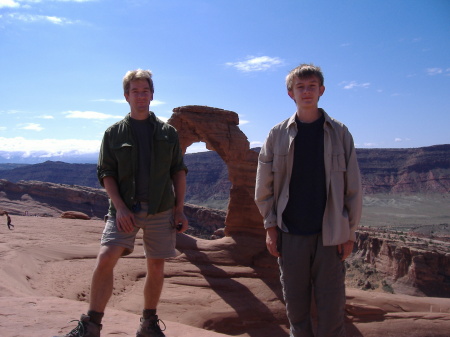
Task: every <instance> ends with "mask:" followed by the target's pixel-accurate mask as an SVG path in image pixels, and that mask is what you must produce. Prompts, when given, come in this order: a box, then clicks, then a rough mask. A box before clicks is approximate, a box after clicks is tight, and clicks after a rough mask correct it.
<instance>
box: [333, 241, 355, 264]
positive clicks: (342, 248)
mask: <svg viewBox="0 0 450 337" xmlns="http://www.w3.org/2000/svg"><path fill="white" fill-rule="evenodd" d="M353 244H354V242H353V241H351V240H348V241H347V242H346V243H342V244H340V245H338V246H337V247H338V253H339V255H341V256H342V261H344V260H345V259H346V258H347V257H348V256H349V255H350V254H351V253H352V251H353Z"/></svg>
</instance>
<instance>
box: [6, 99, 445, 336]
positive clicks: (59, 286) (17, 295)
mask: <svg viewBox="0 0 450 337" xmlns="http://www.w3.org/2000/svg"><path fill="white" fill-rule="evenodd" d="M169 122H170V123H172V124H173V125H174V126H176V127H177V129H178V130H179V132H180V142H181V144H182V147H183V149H184V150H186V148H187V147H188V146H190V145H191V144H192V143H193V142H198V141H202V142H205V143H206V144H207V147H208V149H210V150H212V151H211V152H209V153H208V154H202V155H199V156H198V157H197V158H194V157H192V158H191V159H189V160H190V161H191V164H190V167H197V170H198V172H197V173H196V171H195V170H193V171H192V172H190V174H191V178H190V179H192V180H191V184H190V185H191V188H192V190H191V191H190V193H191V195H192V198H191V199H189V201H192V200H196V201H198V202H196V205H193V204H190V203H187V204H186V205H185V211H186V214H187V216H188V218H189V221H190V225H191V229H190V231H189V232H188V234H178V236H177V251H178V255H177V256H176V257H174V258H171V259H168V261H167V265H166V272H165V274H166V283H165V288H164V291H163V294H162V298H161V303H160V306H159V309H158V313H159V315H160V318H161V319H162V320H163V321H164V323H165V324H166V326H167V330H166V335H167V336H168V337H177V336H180V337H181V336H185V337H190V336H198V337H203V336H205V337H208V336H211V337H212V336H224V335H228V336H241V337H278V336H279V337H283V336H288V335H289V334H288V323H287V320H286V317H285V308H284V304H283V300H282V295H281V287H280V283H279V279H278V277H279V276H278V269H277V263H276V260H275V259H274V258H273V257H271V256H270V255H269V254H268V252H267V251H266V248H265V242H264V231H263V229H262V220H261V218H260V216H259V213H258V212H257V210H256V207H255V205H254V203H253V197H252V195H253V191H254V174H255V170H256V161H255V159H257V151H255V150H252V149H250V148H249V144H248V141H247V139H246V137H245V135H244V134H243V133H242V132H240V130H239V128H238V126H237V125H238V123H239V120H238V118H237V115H236V114H235V113H233V112H230V111H225V110H221V109H215V108H208V107H198V106H188V107H180V108H176V109H174V115H173V116H172V118H171V120H170V121H169ZM211 130H216V131H215V133H212V132H211ZM213 151H214V152H213ZM213 153H214V156H216V157H219V163H218V162H212V161H211V156H212V154H213ZM449 153H450V146H449V145H442V146H436V147H431V148H422V149H399V150H393V151H389V150H384V151H383V150H380V149H378V150H377V149H375V150H373V151H370V150H364V151H359V152H358V155H359V156H360V158H361V162H360V165H361V171H362V174H363V185H364V191H365V197H364V216H363V219H362V223H361V227H360V229H359V230H358V235H357V241H356V242H355V245H354V250H353V254H352V255H351V257H350V258H349V259H348V260H347V261H346V266H347V278H346V282H347V304H346V325H347V333H348V336H349V337H352V336H354V337H359V336H364V337H375V336H400V337H401V336H405V337H406V336H408V337H409V336H417V337H426V336H430V337H431V336H436V337H444V336H449V331H450V249H449V246H450V234H449V233H450V231H449V224H450V214H449V213H450V212H449V211H448V210H449V207H448V206H449V199H448V198H449V191H450V175H449V170H450V163H449V160H450V159H449V158H450V156H449ZM190 156H193V155H190ZM186 157H187V160H186V161H187V162H188V155H186ZM201 157H207V158H206V159H205V158H204V159H202V158H201ZM205 161H206V162H209V166H208V167H209V168H204V169H201V167H204V166H205V165H204V164H203V163H204V162H205ZM44 164H45V163H43V164H38V165H28V171H27V166H17V167H9V168H8V169H2V170H0V209H1V210H5V211H7V212H8V213H9V215H10V216H11V220H12V223H13V224H14V226H15V227H14V228H13V229H12V230H10V229H8V227H7V226H6V217H4V216H0V224H1V225H0V279H1V285H0V301H1V305H0V331H1V332H0V334H1V336H5V337H13V336H14V337H17V336H20V337H25V336H36V335H37V336H56V335H61V334H63V333H66V332H67V331H68V330H70V329H71V328H72V327H73V326H74V323H73V322H72V323H69V321H70V320H77V319H78V318H79V316H80V314H81V313H84V312H85V311H86V309H87V301H88V299H89V283H90V277H91V273H92V269H93V267H94V264H95V258H96V254H97V252H98V248H99V239H100V235H101V232H102V229H103V220H102V217H103V215H104V212H105V211H106V207H107V197H106V194H105V192H104V190H102V189H99V188H96V187H95V186H89V184H88V183H87V182H85V183H78V182H77V181H76V180H71V181H70V180H69V181H57V182H56V181H52V180H51V179H50V178H48V177H52V176H53V178H55V177H63V178H66V179H72V178H74V177H76V176H77V175H83V177H82V178H83V179H84V181H86V178H85V176H86V175H88V174H87V173H83V174H80V172H82V171H81V169H86V171H83V172H89V170H92V167H91V166H92V165H91V166H77V167H76V168H75V169H73V166H71V164H65V163H46V165H44ZM219 164H220V165H219ZM52 165H53V166H54V167H57V169H55V168H54V169H49V167H50V166H52ZM188 165H189V164H188ZM93 166H94V168H95V164H94V165H93ZM41 168H42V169H41ZM199 168H200V169H199ZM72 169H73V172H74V174H73V175H70V174H67V173H68V172H71V170H72ZM209 171H211V172H210V173H211V175H208V173H209ZM46 172H47V173H46ZM77 172H78V174H77ZM224 172H226V174H225V173H224ZM33 173H34V174H40V175H41V176H40V178H36V176H33V175H32V174H33ZM14 174H15V175H16V176H19V177H20V176H22V177H23V178H24V179H21V180H20V179H16V178H13V176H14ZM224 176H225V178H227V179H225V180H224ZM202 182H204V183H203V184H204V185H205V186H206V188H205V189H203V190H201V189H200V187H199V185H200V184H201V183H202ZM83 184H85V185H83ZM188 184H189V182H188ZM210 186H213V187H211V188H209V187H210ZM207 191H209V193H207ZM202 201H204V203H203V204H202ZM211 203H212V204H213V205H219V204H222V205H223V204H225V207H217V208H221V209H213V208H211V207H206V206H211V205H212V204H211ZM81 218H86V219H89V220H83V219H81ZM145 273H146V271H145V262H144V254H143V248H142V243H141V241H139V240H138V242H137V246H136V249H135V251H134V252H133V254H131V255H130V256H128V257H126V258H123V259H122V260H121V261H120V262H119V264H118V266H117V268H116V272H115V288H114V294H113V297H112V299H111V301H110V302H109V305H108V308H107V311H106V315H105V318H104V329H103V331H102V336H110V337H112V336H133V335H134V333H135V330H136V328H137V325H138V321H139V315H140V311H141V304H142V296H141V294H142V288H143V281H144V277H145Z"/></svg>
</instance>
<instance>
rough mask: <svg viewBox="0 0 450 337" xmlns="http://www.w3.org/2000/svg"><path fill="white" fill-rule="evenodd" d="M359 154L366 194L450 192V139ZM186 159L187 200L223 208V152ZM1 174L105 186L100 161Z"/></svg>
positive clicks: (0, 170) (0, 167)
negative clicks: (98, 172) (99, 173)
mask: <svg viewBox="0 0 450 337" xmlns="http://www.w3.org/2000/svg"><path fill="white" fill-rule="evenodd" d="M255 150H256V151H259V149H255ZM357 155H358V162H359V165H360V169H361V173H362V181H363V188H364V192H365V193H366V194H375V193H384V194H385V193H449V192H450V144H446V145H435V146H429V147H422V148H410V149H357ZM185 162H186V165H187V166H188V168H189V174H188V176H187V193H186V202H188V203H191V204H195V205H202V206H207V207H210V208H216V209H224V208H225V207H226V205H227V203H228V196H229V191H230V187H231V183H230V181H229V180H228V170H227V166H226V165H225V163H224V162H223V161H222V159H221V158H220V157H219V155H218V154H217V153H216V152H213V151H208V152H200V153H192V154H186V155H185ZM0 179H6V180H8V181H10V182H18V181H20V180H25V181H27V180H36V181H44V182H52V183H60V184H68V185H80V186H88V187H94V188H100V184H99V183H98V181H97V176H96V164H76V163H71V164H69V163H65V162H62V161H46V162H44V163H40V164H30V165H24V164H20V163H19V164H0Z"/></svg>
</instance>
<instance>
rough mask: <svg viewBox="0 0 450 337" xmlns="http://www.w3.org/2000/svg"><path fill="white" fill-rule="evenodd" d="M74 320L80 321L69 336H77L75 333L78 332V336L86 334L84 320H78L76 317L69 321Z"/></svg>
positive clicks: (81, 336)
mask: <svg viewBox="0 0 450 337" xmlns="http://www.w3.org/2000/svg"><path fill="white" fill-rule="evenodd" d="M72 322H78V325H77V326H76V327H75V329H73V330H72V331H71V332H69V334H68V336H74V337H75V335H74V334H75V333H78V335H77V336H79V337H83V336H84V332H85V331H84V325H83V322H82V321H79V320H77V319H74V320H72V321H70V322H69V323H72Z"/></svg>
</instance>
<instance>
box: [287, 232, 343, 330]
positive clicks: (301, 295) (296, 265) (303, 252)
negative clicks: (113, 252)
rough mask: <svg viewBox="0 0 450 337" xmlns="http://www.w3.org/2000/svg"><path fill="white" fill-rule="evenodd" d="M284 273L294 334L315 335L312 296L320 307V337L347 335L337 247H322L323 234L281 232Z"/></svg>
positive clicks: (318, 312) (288, 314)
mask: <svg viewBox="0 0 450 337" xmlns="http://www.w3.org/2000/svg"><path fill="white" fill-rule="evenodd" d="M280 234H281V235H279V238H278V240H280V241H281V242H279V244H280V246H281V247H280V252H281V257H280V258H279V259H278V263H279V265H280V272H281V284H282V286H283V296H284V300H285V302H286V312H287V316H288V319H289V322H290V325H291V335H290V336H291V337H312V336H314V333H313V327H312V322H311V312H310V311H311V298H312V292H314V299H315V304H316V308H317V317H318V322H317V323H318V325H317V334H316V336H317V337H343V336H345V327H344V310H345V267H344V263H343V262H342V261H341V257H340V256H339V254H338V251H337V246H325V247H324V246H323V244H322V235H321V234H316V235H309V236H301V235H292V234H288V233H280Z"/></svg>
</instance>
